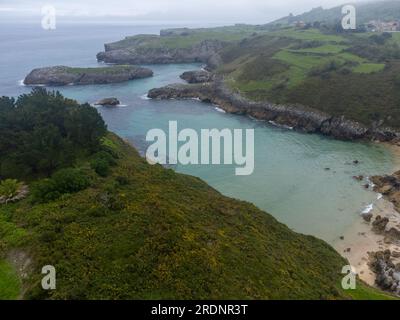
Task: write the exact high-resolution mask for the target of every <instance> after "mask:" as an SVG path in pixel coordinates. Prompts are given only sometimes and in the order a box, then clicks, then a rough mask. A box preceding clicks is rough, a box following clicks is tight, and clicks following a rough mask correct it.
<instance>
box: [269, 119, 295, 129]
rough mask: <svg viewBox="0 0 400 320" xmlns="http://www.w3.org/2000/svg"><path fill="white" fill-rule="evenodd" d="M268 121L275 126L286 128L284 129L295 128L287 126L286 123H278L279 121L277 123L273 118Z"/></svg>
mask: <svg viewBox="0 0 400 320" xmlns="http://www.w3.org/2000/svg"><path fill="white" fill-rule="evenodd" d="M268 123H270V124H272V125H273V126H275V127H279V128H284V129H288V130H293V127H290V126H287V125H284V124H278V123H276V122H275V121H272V120H270V121H268Z"/></svg>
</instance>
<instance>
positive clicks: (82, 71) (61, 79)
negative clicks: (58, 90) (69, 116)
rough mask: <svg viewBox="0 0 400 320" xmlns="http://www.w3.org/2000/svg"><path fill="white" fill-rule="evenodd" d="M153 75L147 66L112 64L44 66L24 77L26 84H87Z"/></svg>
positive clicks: (117, 81) (123, 80)
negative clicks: (101, 66) (95, 66)
mask: <svg viewBox="0 0 400 320" xmlns="http://www.w3.org/2000/svg"><path fill="white" fill-rule="evenodd" d="M151 76H153V71H152V70H150V69H148V68H142V67H136V66H112V67H103V68H71V67H65V66H55V67H46V68H39V69H35V70H33V71H32V72H31V73H29V75H28V76H27V77H26V78H25V80H24V84H26V85H48V86H65V85H88V84H107V83H119V82H125V81H129V80H134V79H140V78H147V77H151Z"/></svg>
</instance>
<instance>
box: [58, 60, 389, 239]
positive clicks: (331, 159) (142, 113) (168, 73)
mask: <svg viewBox="0 0 400 320" xmlns="http://www.w3.org/2000/svg"><path fill="white" fill-rule="evenodd" d="M149 67H150V68H151V69H153V70H154V72H155V75H154V77H153V78H149V79H143V80H136V81H133V82H129V83H125V84H114V85H101V86H84V87H64V88H62V89H61V91H62V93H63V94H65V95H66V96H68V97H71V98H75V99H78V100H79V101H81V102H85V101H88V102H94V101H97V100H99V99H101V98H104V97H108V96H115V97H118V98H119V99H120V101H121V103H122V104H123V105H124V106H123V107H120V108H107V107H98V110H99V112H100V113H101V114H102V116H103V118H104V119H105V121H106V123H107V125H108V127H109V129H110V130H112V131H114V132H116V133H117V134H119V135H120V136H122V137H124V138H126V139H128V140H129V141H130V142H132V143H133V144H134V145H135V146H136V147H137V149H139V150H140V151H141V153H142V154H143V155H144V153H145V150H146V149H147V147H148V142H146V139H145V138H146V133H147V132H148V131H149V130H151V129H154V128H159V129H162V130H164V131H168V124H169V121H177V122H178V123H179V124H180V126H182V127H184V128H191V129H194V130H195V131H197V132H198V133H200V132H201V129H205V128H216V129H219V130H222V129H224V128H230V129H242V130H246V129H254V132H255V150H254V152H255V161H254V166H255V169H254V173H253V174H252V175H250V176H236V175H235V170H234V166H233V165H232V166H230V165H224V166H218V165H206V166H202V165H187V166H186V165H180V164H177V165H174V166H172V168H173V169H174V170H176V171H178V172H181V173H185V174H189V175H194V176H197V177H200V178H201V179H203V180H204V181H206V182H207V183H208V184H210V185H211V186H212V187H214V188H215V189H217V190H218V191H220V192H221V193H223V194H224V195H227V196H230V197H234V198H237V199H241V200H245V201H249V202H251V203H254V204H255V205H257V206H258V207H259V208H261V209H263V210H265V211H267V212H269V213H271V214H272V215H273V216H274V217H275V218H277V219H278V220H279V221H280V222H282V223H285V224H287V225H288V226H289V227H290V228H292V229H293V230H295V231H297V232H301V233H304V234H310V235H314V236H317V237H319V238H321V239H324V240H326V241H327V242H329V243H331V244H333V243H334V242H335V241H337V240H338V239H339V237H340V236H341V235H342V234H343V233H345V232H346V230H347V229H348V228H351V226H352V225H353V224H354V223H355V222H356V221H357V220H358V219H360V213H361V212H362V211H363V210H364V209H365V208H366V207H367V206H368V205H370V204H372V203H374V201H376V198H377V195H376V194H375V193H373V192H371V191H368V190H365V189H364V188H363V187H362V184H361V183H360V182H358V181H355V180H354V179H353V178H352V177H353V176H359V175H364V176H368V175H375V174H383V173H388V172H392V171H393V170H392V168H393V166H394V157H393V155H392V153H391V152H390V151H389V150H388V149H387V148H385V147H384V146H381V145H378V144H373V143H353V142H344V141H338V140H333V139H331V138H328V137H323V136H320V135H311V134H301V133H298V132H294V131H291V130H288V129H285V128H279V127H276V126H273V125H271V124H269V123H265V122H260V121H255V120H252V119H249V118H246V117H243V116H237V115H231V114H226V113H221V112H219V111H218V109H217V107H216V106H213V105H211V104H207V103H202V102H200V101H197V100H183V101H179V100H171V101H157V100H149V99H148V98H146V93H147V92H148V90H150V89H152V88H155V87H159V86H162V85H166V84H169V83H174V82H179V81H180V79H179V75H180V74H181V73H182V72H183V71H187V70H192V69H196V68H200V67H201V66H200V65H198V64H190V65H164V66H149ZM355 160H358V161H359V163H358V164H355V163H354V161H355ZM328 168H329V170H327V169H328Z"/></svg>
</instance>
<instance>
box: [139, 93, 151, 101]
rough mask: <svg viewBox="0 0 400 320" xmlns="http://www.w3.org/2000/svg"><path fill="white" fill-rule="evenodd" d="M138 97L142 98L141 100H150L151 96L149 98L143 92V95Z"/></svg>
mask: <svg viewBox="0 0 400 320" xmlns="http://www.w3.org/2000/svg"><path fill="white" fill-rule="evenodd" d="M140 99H142V100H151V98H149V96H148V95H147V93H145V94H144V95H142V96H140Z"/></svg>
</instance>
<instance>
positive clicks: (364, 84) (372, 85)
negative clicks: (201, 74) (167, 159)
mask: <svg viewBox="0 0 400 320" xmlns="http://www.w3.org/2000/svg"><path fill="white" fill-rule="evenodd" d="M399 43H400V42H399V39H398V37H397V35H394V36H393V35H391V34H326V33H323V32H322V31H321V30H319V29H313V28H311V29H310V28H302V29H299V28H286V29H279V30H276V31H272V32H269V33H268V34H266V35H262V36H258V37H253V38H251V39H250V38H249V39H246V40H243V41H241V42H240V43H239V44H231V45H230V46H228V47H227V48H226V49H224V50H223V51H222V53H221V56H222V60H223V63H222V65H221V66H220V67H219V69H218V70H217V72H219V73H220V74H223V75H224V76H225V78H226V80H227V82H228V83H229V85H230V86H231V87H232V88H234V89H235V90H237V91H239V92H240V93H241V94H242V95H244V96H247V97H248V98H250V99H253V100H256V101H263V100H267V101H270V102H275V103H285V104H302V105H305V106H308V107H313V108H315V109H319V110H322V111H325V112H327V113H328V114H331V115H334V116H342V115H344V116H346V117H347V118H349V119H352V120H356V121H359V122H361V123H364V124H366V125H368V126H373V125H376V124H379V125H384V126H391V127H393V128H399V124H400V109H399V108H398V106H399V105H400V95H399V92H400V91H399V89H400V81H399V76H398V74H399V63H400V46H399Z"/></svg>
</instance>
